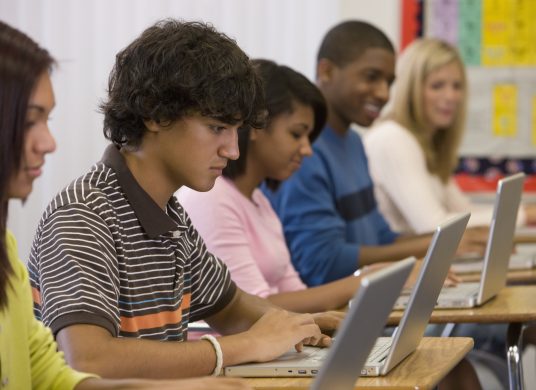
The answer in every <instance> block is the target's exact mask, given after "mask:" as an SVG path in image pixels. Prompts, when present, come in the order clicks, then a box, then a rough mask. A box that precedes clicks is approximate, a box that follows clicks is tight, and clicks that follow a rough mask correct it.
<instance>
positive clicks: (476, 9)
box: [458, 0, 482, 66]
mask: <svg viewBox="0 0 536 390" xmlns="http://www.w3.org/2000/svg"><path fill="white" fill-rule="evenodd" d="M458 15H459V24H458V48H459V50H460V54H461V56H462V58H463V61H464V62H465V64H466V65H468V66H478V65H480V50H481V46H480V39H481V36H482V35H481V28H482V20H481V17H482V8H481V0H464V1H461V2H460V4H459V13H458Z"/></svg>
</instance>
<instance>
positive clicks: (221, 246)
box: [179, 188, 277, 298]
mask: <svg viewBox="0 0 536 390" xmlns="http://www.w3.org/2000/svg"><path fill="white" fill-rule="evenodd" d="M215 190H216V191H215ZM213 191H214V192H213ZM181 195H183V196H180V198H179V199H180V201H181V203H182V205H183V206H184V208H185V209H186V211H187V213H188V215H189V217H190V218H191V220H192V223H193V225H194V226H195V228H196V229H197V230H198V231H199V234H200V235H201V237H203V240H204V241H205V243H206V245H207V248H208V249H209V250H210V251H211V252H212V253H214V254H215V255H216V256H218V257H219V258H220V259H221V260H222V261H223V262H224V263H225V264H226V265H227V267H228V268H229V272H230V273H231V277H232V279H233V281H234V282H235V283H236V284H237V286H238V287H240V288H241V289H242V290H244V291H246V292H248V293H250V294H253V295H258V296H261V297H263V298H265V297H267V296H269V295H271V294H274V293H276V292H277V287H276V286H270V285H269V284H268V282H267V281H266V280H265V278H264V276H263V274H262V272H261V270H260V269H259V266H258V265H257V259H255V256H254V254H253V251H252V248H251V245H252V243H251V242H250V241H249V240H248V235H247V234H246V226H245V221H243V220H242V219H241V218H240V215H239V213H238V211H237V209H236V208H237V206H236V205H235V206H234V205H233V203H232V202H231V201H230V195H229V194H225V193H222V191H218V188H214V189H213V190H211V191H209V192H205V193H199V192H193V191H188V192H183V193H182V194H181Z"/></svg>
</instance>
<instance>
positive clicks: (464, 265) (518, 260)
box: [451, 249, 536, 274]
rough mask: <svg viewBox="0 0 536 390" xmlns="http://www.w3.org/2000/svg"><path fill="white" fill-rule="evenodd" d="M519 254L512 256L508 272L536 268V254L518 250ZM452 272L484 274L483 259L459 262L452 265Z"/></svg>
mask: <svg viewBox="0 0 536 390" xmlns="http://www.w3.org/2000/svg"><path fill="white" fill-rule="evenodd" d="M516 251H517V253H514V254H512V255H510V260H509V261H508V271H522V270H530V269H533V268H535V267H536V254H534V253H528V252H526V251H525V250H519V249H516ZM451 268H452V271H453V272H456V273H457V274H474V273H480V272H482V269H483V268H484V261H483V260H482V258H479V259H475V260H457V261H455V263H454V264H452V267H451Z"/></svg>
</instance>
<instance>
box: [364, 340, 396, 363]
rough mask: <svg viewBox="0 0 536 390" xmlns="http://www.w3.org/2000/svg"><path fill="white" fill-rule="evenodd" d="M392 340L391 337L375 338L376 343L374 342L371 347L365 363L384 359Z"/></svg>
mask: <svg viewBox="0 0 536 390" xmlns="http://www.w3.org/2000/svg"><path fill="white" fill-rule="evenodd" d="M392 342H393V339H392V338H391V337H380V338H378V340H376V344H374V347H373V348H372V351H370V354H369V356H368V358H367V363H365V364H370V363H377V362H380V361H382V360H383V359H385V357H386V356H387V351H389V348H391V343H392Z"/></svg>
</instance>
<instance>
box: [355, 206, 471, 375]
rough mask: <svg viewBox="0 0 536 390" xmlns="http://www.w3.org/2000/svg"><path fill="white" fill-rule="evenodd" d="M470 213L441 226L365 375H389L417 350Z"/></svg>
mask: <svg viewBox="0 0 536 390" xmlns="http://www.w3.org/2000/svg"><path fill="white" fill-rule="evenodd" d="M469 216H470V214H469V213H467V214H463V215H459V216H457V217H454V218H452V219H450V220H448V221H447V222H445V223H444V224H442V225H440V226H439V227H437V229H436V231H435V234H434V236H433V238H432V242H431V244H430V246H429V248H428V252H427V253H426V257H425V259H424V263H423V265H422V268H421V272H420V273H419V277H418V278H417V282H416V283H415V286H414V288H413V289H412V291H411V294H410V295H409V296H408V295H402V296H400V297H399V298H398V300H397V303H396V304H395V307H399V308H403V307H406V306H407V308H406V311H405V312H404V315H403V316H402V319H401V320H400V325H399V326H398V328H397V329H396V330H395V333H394V335H393V337H381V338H380V339H378V341H377V342H376V345H375V346H374V349H373V350H372V353H371V354H370V355H369V358H368V360H367V362H366V363H365V367H364V368H363V369H362V370H361V375H362V376H379V375H382V376H383V375H386V374H387V373H388V372H389V371H390V370H391V369H393V368H394V367H395V366H396V365H397V364H398V363H400V362H401V361H402V360H403V359H404V358H405V357H406V356H408V355H409V354H410V353H412V352H413V351H415V349H416V348H417V346H418V345H419V343H420V341H421V338H422V336H423V334H424V330H425V328H426V325H427V324H428V319H429V318H430V314H432V310H434V306H435V303H436V300H437V296H438V295H439V292H440V291H441V287H442V286H443V283H444V281H445V278H446V277H447V273H448V270H449V266H450V263H451V262H452V258H453V257H454V253H455V252H456V248H457V247H458V244H459V243H460V240H461V239H462V236H463V233H464V231H465V227H466V226H467V222H468V221H469Z"/></svg>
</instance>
